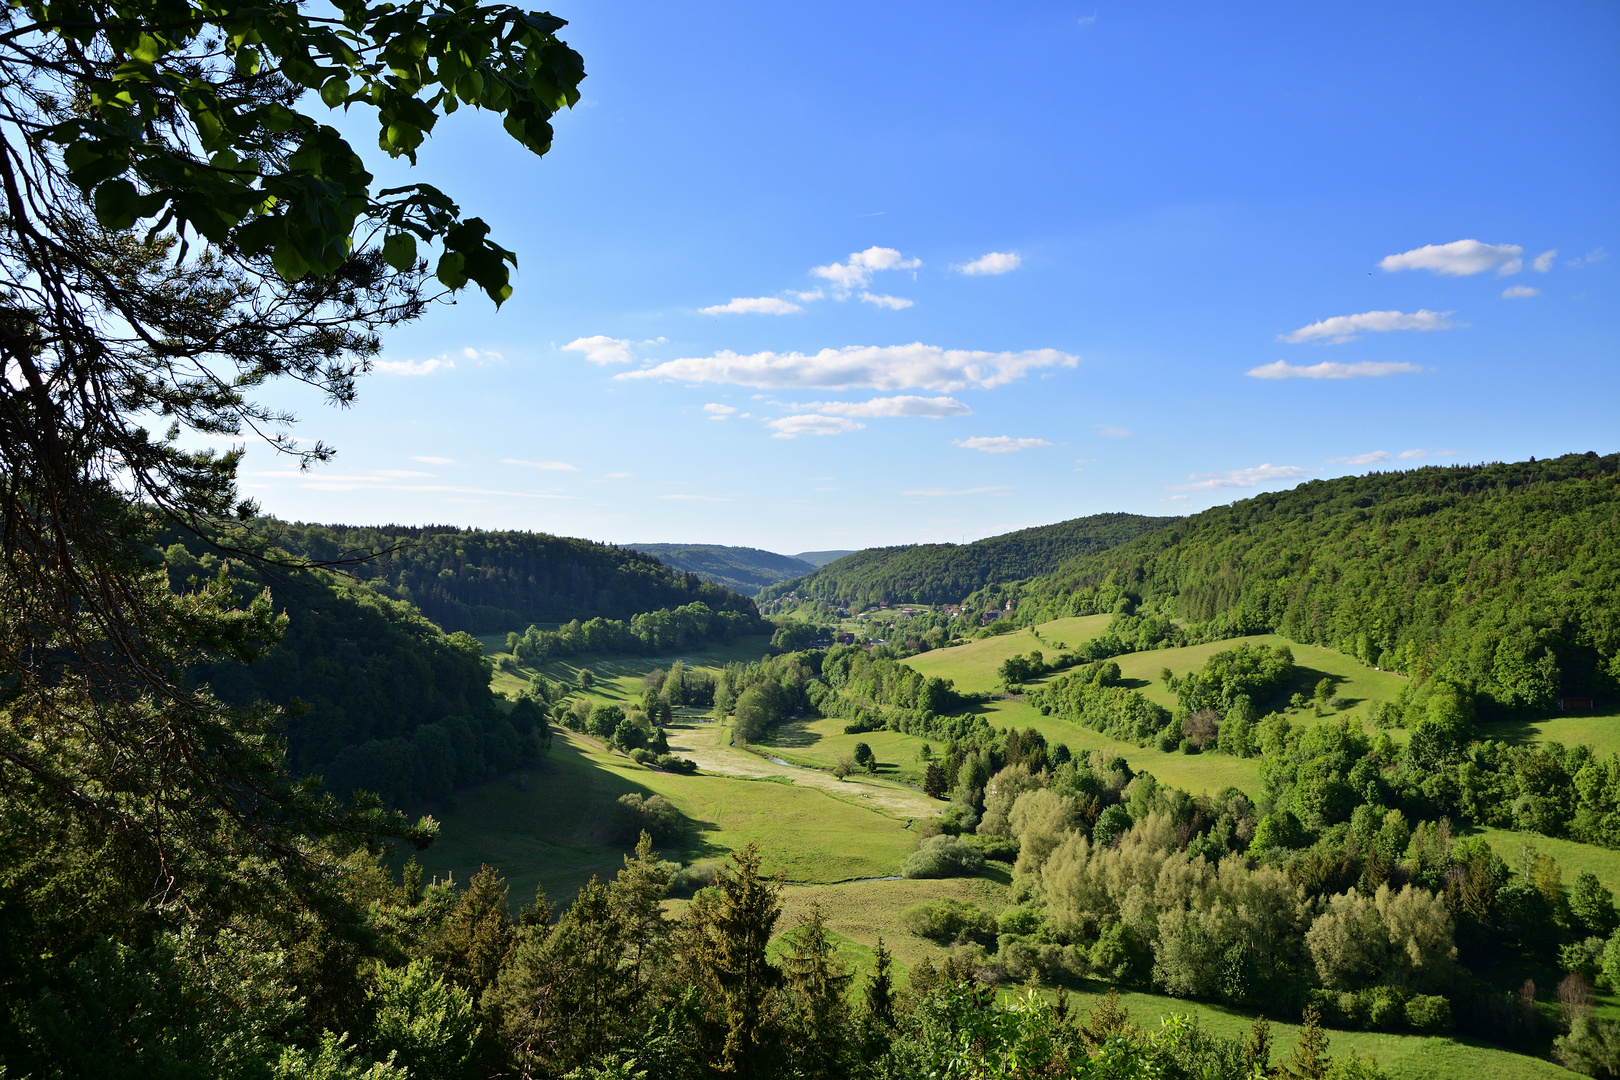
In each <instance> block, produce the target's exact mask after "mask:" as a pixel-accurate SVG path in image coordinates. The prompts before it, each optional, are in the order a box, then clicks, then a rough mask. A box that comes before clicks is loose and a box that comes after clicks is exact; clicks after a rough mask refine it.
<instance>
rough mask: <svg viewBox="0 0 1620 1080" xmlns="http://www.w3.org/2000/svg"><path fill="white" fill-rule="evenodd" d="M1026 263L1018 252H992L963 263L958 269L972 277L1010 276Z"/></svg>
mask: <svg viewBox="0 0 1620 1080" xmlns="http://www.w3.org/2000/svg"><path fill="white" fill-rule="evenodd" d="M1023 263H1024V260H1023V258H1021V257H1020V256H1019V255H1018V254H1017V253H1016V252H1011V251H992V252H989V253H988V254H985V255H980V256H979V257H978V258H977V259H974V260H973V261H972V262H968V263H963V264H962V265H961V266H958V267H957V268H956V269H957V270H959V271H960V272H962V273H964V274H967V275H969V276H971V277H983V276H987V275H991V274H1010V273H1011V272H1012V271H1014V270H1016V269H1018V268H1019V267H1020V266H1022V265H1023Z"/></svg>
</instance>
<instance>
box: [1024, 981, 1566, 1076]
mask: <svg viewBox="0 0 1620 1080" xmlns="http://www.w3.org/2000/svg"><path fill="white" fill-rule="evenodd" d="M1103 991H1104V988H1101V987H1099V988H1098V989H1097V990H1096V991H1092V992H1084V993H1079V994H1075V995H1073V996H1072V999H1071V1000H1072V1002H1073V1004H1074V1005H1075V1006H1077V1007H1078V1008H1079V1009H1080V1010H1081V1011H1082V1013H1083V1012H1086V1011H1089V1010H1091V1009H1093V1008H1095V1007H1096V1005H1097V1003H1098V1002H1099V1001H1100V1000H1101V999H1102V994H1103ZM1048 996H1050V995H1048ZM1119 997H1120V1003H1121V1004H1123V1005H1124V1006H1125V1007H1126V1008H1127V1009H1128V1010H1130V1018H1131V1022H1132V1023H1134V1024H1136V1025H1138V1026H1139V1027H1142V1028H1145V1029H1147V1030H1149V1031H1152V1030H1155V1029H1157V1028H1158V1026H1159V1018H1160V1017H1163V1016H1170V1015H1173V1014H1178V1013H1179V1014H1181V1015H1184V1016H1192V1017H1196V1018H1197V1019H1198V1022H1199V1024H1200V1025H1202V1026H1203V1027H1204V1028H1205V1030H1207V1031H1212V1032H1214V1033H1216V1034H1218V1035H1224V1036H1227V1037H1228V1038H1230V1037H1233V1036H1240V1037H1246V1036H1247V1035H1248V1034H1249V1027H1250V1024H1252V1023H1253V1019H1254V1018H1253V1015H1252V1014H1249V1013H1244V1012H1241V1011H1239V1010H1235V1009H1224V1008H1221V1007H1220V1006H1216V1005H1205V1004H1203V1003H1200V1002H1193V1001H1186V1000H1184V999H1181V998H1172V997H1165V996H1163V995H1160V994H1140V993H1135V992H1126V993H1122V994H1120V995H1119ZM1271 1036H1272V1040H1273V1041H1272V1048H1273V1049H1272V1061H1273V1062H1274V1063H1280V1062H1286V1061H1287V1060H1288V1056H1289V1055H1290V1054H1291V1053H1293V1050H1294V1046H1295V1045H1296V1044H1297V1043H1298V1041H1299V1026H1298V1025H1297V1024H1284V1023H1278V1022H1276V1021H1272V1023H1271ZM1349 1051H1354V1052H1355V1053H1356V1054H1358V1055H1360V1056H1362V1057H1365V1056H1367V1055H1369V1054H1370V1055H1372V1056H1373V1057H1374V1058H1375V1059H1377V1062H1378V1067H1379V1068H1380V1069H1381V1070H1382V1071H1383V1072H1384V1073H1385V1074H1386V1075H1388V1076H1389V1078H1390V1080H1536V1078H1546V1080H1555V1078H1557V1077H1564V1078H1565V1080H1568V1077H1570V1076H1571V1075H1572V1074H1571V1073H1569V1072H1567V1071H1565V1070H1564V1069H1561V1068H1559V1067H1558V1066H1557V1065H1554V1064H1553V1063H1552V1062H1550V1061H1542V1060H1541V1059H1539V1058H1533V1057H1529V1056H1526V1055H1524V1054H1515V1053H1512V1052H1511V1051H1508V1050H1503V1049H1500V1048H1498V1047H1495V1046H1491V1045H1490V1044H1488V1043H1483V1042H1478V1041H1476V1040H1473V1039H1450V1038H1439V1037H1436V1036H1428V1035H1383V1034H1378V1033H1376V1032H1370V1031H1332V1030H1330V1031H1329V1032H1328V1053H1329V1054H1330V1055H1331V1056H1333V1057H1335V1058H1338V1057H1343V1056H1345V1055H1346V1053H1347V1052H1349Z"/></svg>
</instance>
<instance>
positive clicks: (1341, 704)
mask: <svg viewBox="0 0 1620 1080" xmlns="http://www.w3.org/2000/svg"><path fill="white" fill-rule="evenodd" d="M1354 704H1355V702H1354V701H1351V700H1350V699H1349V698H1347V697H1338V696H1335V697H1331V698H1328V703H1327V706H1328V708H1330V709H1332V710H1333V711H1334V712H1344V710H1346V709H1348V708H1349V707H1350V706H1352V705H1354Z"/></svg>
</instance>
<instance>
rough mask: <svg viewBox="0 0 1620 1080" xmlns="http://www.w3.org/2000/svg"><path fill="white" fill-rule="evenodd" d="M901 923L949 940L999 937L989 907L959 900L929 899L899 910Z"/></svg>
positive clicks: (915, 931)
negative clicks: (980, 907) (985, 907)
mask: <svg viewBox="0 0 1620 1080" xmlns="http://www.w3.org/2000/svg"><path fill="white" fill-rule="evenodd" d="M900 924H901V925H902V926H904V927H905V928H906V929H907V930H909V931H911V933H913V934H916V935H917V936H918V937H924V938H928V939H929V940H931V941H938V942H941V943H949V942H952V941H959V942H963V943H967V942H970V941H976V942H978V943H980V944H982V945H988V944H993V943H994V942H995V940H996V929H997V928H996V919H995V916H994V915H991V914H990V913H989V912H988V911H981V910H980V909H979V908H978V907H976V906H974V905H973V904H968V903H963V902H962V901H960V900H949V899H947V900H928V901H924V902H923V903H921V904H916V905H914V906H912V907H908V908H906V909H905V910H904V911H902V912H901V913H900Z"/></svg>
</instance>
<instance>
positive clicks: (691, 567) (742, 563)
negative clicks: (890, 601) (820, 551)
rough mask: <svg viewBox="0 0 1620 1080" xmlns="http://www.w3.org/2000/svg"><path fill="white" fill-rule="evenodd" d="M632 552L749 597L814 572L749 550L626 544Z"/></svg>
mask: <svg viewBox="0 0 1620 1080" xmlns="http://www.w3.org/2000/svg"><path fill="white" fill-rule="evenodd" d="M625 546H626V547H629V548H630V549H632V550H634V551H641V552H645V553H646V554H648V555H652V556H654V557H656V558H657V559H658V561H659V562H662V563H664V564H665V565H666V566H673V567H674V568H675V569H677V570H681V571H684V572H686V573H689V574H696V575H697V576H698V577H700V578H703V579H704V580H705V581H712V582H714V583H715V584H716V585H724V586H725V587H726V588H728V589H735V590H737V591H738V592H740V593H746V594H747V595H749V596H752V595H754V594H755V593H757V592H759V590H761V589H763V588H765V586H767V585H774V584H776V583H777V582H778V581H786V580H788V579H789V578H796V577H803V576H804V575H805V574H808V573H811V572H813V571H814V570H815V568H816V565H817V564H815V563H811V562H806V561H804V560H803V559H796V558H794V557H793V556H791V555H778V554H777V553H776V552H774V551H761V550H760V549H759V548H751V547H727V546H726V545H724V544H627V545H625Z"/></svg>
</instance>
